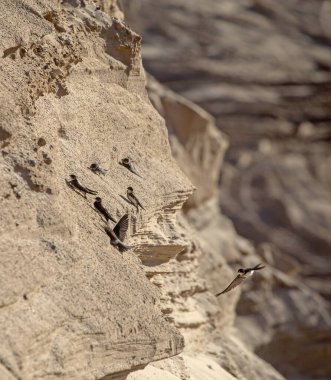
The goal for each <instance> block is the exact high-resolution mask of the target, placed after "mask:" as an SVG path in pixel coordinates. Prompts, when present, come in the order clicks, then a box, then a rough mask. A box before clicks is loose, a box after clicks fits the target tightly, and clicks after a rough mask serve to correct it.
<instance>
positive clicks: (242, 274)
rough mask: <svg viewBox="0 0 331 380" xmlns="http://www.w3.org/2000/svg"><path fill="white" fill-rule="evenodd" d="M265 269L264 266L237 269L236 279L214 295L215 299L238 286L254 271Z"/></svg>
mask: <svg viewBox="0 0 331 380" xmlns="http://www.w3.org/2000/svg"><path fill="white" fill-rule="evenodd" d="M263 268H265V266H264V265H261V264H258V265H256V266H255V267H253V268H240V269H238V274H237V276H236V278H235V279H234V280H233V281H232V282H231V284H230V285H229V286H228V287H226V288H225V289H224V290H223V291H222V292H220V293H217V294H215V296H216V297H218V296H220V295H221V294H224V293H227V292H229V291H230V290H232V289H233V288H235V287H236V286H238V285H240V284H241V283H242V282H243V281H244V280H246V278H247V277H249V276H252V275H253V273H254V271H256V270H260V269H263Z"/></svg>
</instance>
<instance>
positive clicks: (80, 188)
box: [70, 180, 97, 195]
mask: <svg viewBox="0 0 331 380" xmlns="http://www.w3.org/2000/svg"><path fill="white" fill-rule="evenodd" d="M70 182H72V184H73V185H74V186H75V187H77V189H79V190H81V191H84V192H85V193H89V194H93V195H95V194H97V192H96V191H94V190H91V189H89V188H88V187H86V186H83V185H82V184H81V183H79V182H78V180H76V181H70Z"/></svg>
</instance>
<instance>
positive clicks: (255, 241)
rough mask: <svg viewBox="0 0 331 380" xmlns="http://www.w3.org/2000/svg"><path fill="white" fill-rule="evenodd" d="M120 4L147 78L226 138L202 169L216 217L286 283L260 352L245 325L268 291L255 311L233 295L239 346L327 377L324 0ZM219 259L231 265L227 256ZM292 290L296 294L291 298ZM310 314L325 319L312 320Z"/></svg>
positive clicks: (329, 78)
mask: <svg viewBox="0 0 331 380" xmlns="http://www.w3.org/2000/svg"><path fill="white" fill-rule="evenodd" d="M123 7H124V9H125V14H126V22H127V23H128V24H129V25H130V26H131V27H132V28H134V30H136V31H137V32H138V33H139V34H141V35H142V37H143V50H142V55H143V62H144V66H145V68H146V70H147V71H148V72H149V73H151V74H152V75H153V76H154V77H155V78H157V79H158V80H159V81H160V82H161V83H163V84H164V85H166V86H167V87H169V88H171V89H172V90H174V91H175V92H177V93H179V94H181V95H183V96H184V97H186V98H188V99H190V100H191V101H193V102H195V103H197V104H198V105H200V106H201V107H202V108H203V109H205V110H207V111H208V112H210V114H211V115H212V116H213V117H214V118H215V121H216V125H217V127H218V128H219V130H220V131H222V132H223V133H225V135H227V136H228V140H229V146H228V149H227V152H226V154H225V162H224V164H223V165H220V161H219V160H218V163H219V165H218V167H217V170H218V173H215V170H216V169H215V165H211V166H209V167H208V165H207V166H205V167H203V168H202V169H203V170H202V172H205V174H206V177H208V175H209V174H211V177H212V178H213V179H214V181H218V176H219V207H220V209H221V210H222V213H223V214H225V215H226V216H228V217H229V218H230V219H231V220H232V221H233V223H234V226H235V229H236V231H237V232H238V233H239V234H240V235H242V236H244V237H245V238H248V239H249V240H250V241H251V243H252V246H253V249H254V250H255V252H256V253H257V254H258V255H259V256H260V257H262V258H264V259H265V260H266V261H267V262H269V263H270V265H273V266H274V267H275V268H277V269H278V270H280V271H282V272H283V273H285V274H287V275H288V276H286V277H284V276H283V275H282V274H281V272H279V276H278V277H279V278H278V280H275V281H276V282H278V285H277V286H278V287H280V288H282V287H283V288H284V289H283V292H284V294H282V295H281V296H280V297H281V299H282V302H284V305H285V306H284V305H283V306H284V308H283V310H278V311H276V309H277V308H276V309H275V310H273V314H274V315H273V316H272V318H271V319H268V318H266V319H268V322H267V325H268V329H269V332H268V334H269V333H270V331H271V330H272V331H273V333H272V338H270V340H269V343H270V342H271V341H272V343H270V345H269V343H268V344H266V345H264V344H263V340H264V339H263V335H264V334H265V336H264V338H266V335H268V334H267V333H266V330H264V331H263V328H262V329H261V331H260V336H259V338H257V337H256V330H254V329H252V331H254V333H252V331H251V333H250V332H249V329H250V327H251V324H254V325H255V326H258V325H259V324H260V328H261V327H262V326H263V323H261V319H265V315H264V317H262V316H261V314H262V313H264V314H268V311H266V310H265V309H266V308H273V307H275V304H276V303H277V301H276V297H275V294H274V293H273V291H271V292H265V293H264V296H265V297H266V298H267V303H266V304H264V305H260V306H259V307H257V302H256V301H257V300H256V299H255V302H253V301H252V298H254V295H249V294H247V293H246V294H245V295H244V296H242V297H241V299H240V301H239V303H238V305H237V316H238V317H237V320H236V325H237V326H238V327H239V330H240V331H241V333H242V336H241V338H243V337H245V336H246V343H251V344H252V346H253V348H255V351H256V352H257V353H258V354H259V355H261V356H262V357H264V358H265V359H267V360H268V361H270V362H271V363H273V364H274V365H275V366H276V368H277V369H279V370H280V371H281V372H283V373H284V374H285V375H287V376H289V377H290V378H293V379H296V378H297V379H303V378H320V379H321V378H327V375H326V374H327V373H330V372H329V371H330V368H327V367H328V366H327V365H326V361H325V360H323V359H322V358H324V359H325V358H326V355H329V356H330V354H331V346H330V337H331V332H330V327H329V324H328V323H326V324H325V323H324V322H325V320H326V319H329V316H328V313H329V310H330V309H329V307H330V303H329V301H330V299H331V264H330V259H331V255H330V251H331V237H330V232H329V231H330V230H331V144H330V143H331V72H330V69H331V2H330V1H319V0H317V1H308V0H304V1H300V2H298V1H295V0H289V1H286V2H279V1H276V0H251V1H250V0H247V1H246V0H237V1H232V0H229V1H227V0H218V1H217V0H207V1H203V2H201V1H196V0H186V1H183V0H182V1H180V0H179V1H174V0H160V1H158V2H157V3H156V2H153V1H151V0H141V1H135V2H132V1H124V2H123ZM152 100H153V98H152ZM165 103H166V104H168V103H169V102H168V101H166V102H163V107H165V108H166V106H165V105H164V104H165ZM159 110H160V109H159ZM177 111H178V110H177ZM161 113H162V112H161ZM176 113H177V114H178V112H176V111H175V112H173V113H172V114H176ZM163 116H165V118H166V121H167V125H168V129H169V132H170V139H171V136H172V135H173V134H174V131H173V125H174V120H173V118H172V117H169V112H168V114H167V115H163ZM177 122H178V120H177ZM179 123H180V121H179ZM185 123H187V124H188V125H190V122H189V121H188V120H187V119H186V120H185ZM175 124H176V123H175ZM182 124H183V123H182ZM169 126H170V127H169ZM177 129H178V128H177ZM176 133H177V132H176V131H175V134H176ZM182 137H183V136H182ZM223 137H224V134H223ZM196 138H197V139H199V137H196ZM179 139H180V138H179ZM212 140H213V139H212ZM226 140H227V139H226V138H224V139H223V141H226ZM215 141H217V138H215ZM224 144H226V145H227V143H226V142H224ZM172 147H173V151H174V154H175V156H176V144H172ZM223 150H224V149H223V148H222V149H219V152H223ZM181 159H183V157H181ZM207 161H208V160H207ZM208 162H210V160H209V161H208ZM183 166H184V167H185V166H186V167H188V166H189V165H183ZM183 170H184V171H185V169H184V168H183ZM188 171H189V169H187V170H186V174H188V175H189V176H190V178H191V180H193V183H195V184H196V185H197V187H198V188H199V180H200V181H201V182H205V179H204V178H203V175H201V174H198V175H197V181H194V178H192V175H190V173H188ZM191 174H192V173H191ZM193 177H194V174H193ZM198 178H199V180H198ZM209 189H211V187H209ZM210 191H211V192H212V190H210ZM199 196H200V198H199V197H198V199H195V200H194V199H193V202H202V201H205V200H207V199H208V197H211V196H212V194H209V193H208V190H207V189H206V188H205V190H204V194H201V193H200V195H199ZM191 202H192V200H191ZM195 206H196V204H195ZM187 208H188V209H189V208H190V205H188V207H187ZM200 215H201V214H200ZM214 232H215V234H220V233H221V232H220V229H219V228H218V229H216V230H215V231H214ZM209 238H210V235H209ZM222 255H224V252H222ZM226 260H227V262H228V263H229V264H230V265H231V262H232V263H235V262H236V260H235V259H234V256H233V255H231V254H229V255H228V257H226ZM207 273H208V272H207ZM289 279H290V280H289ZM269 280H270V279H269ZM291 281H293V283H291ZM294 283H296V284H297V285H296V286H295V287H297V288H298V289H300V292H301V293H300V296H299V297H297V296H295V295H293V294H292V293H293V286H294V285H293V284H294ZM274 285H275V282H274V283H273V285H271V287H272V286H274ZM291 289H292V290H291ZM317 293H319V295H320V296H321V297H319V296H317ZM303 294H305V296H303ZM272 297H275V300H274V302H273V300H272V299H271V298H272ZM312 300H314V301H312ZM311 302H312V303H311ZM314 302H317V304H318V305H319V306H317V304H315V306H312V304H313V303H314ZM272 304H274V305H273V306H272ZM322 305H323V306H322ZM286 308H287V310H286ZM314 308H316V310H319V311H318V313H320V312H321V314H322V315H324V316H325V318H326V319H324V322H322V321H321V320H319V318H317V319H318V320H319V321H317V320H315V321H314V317H312V315H311V312H313V309H314ZM322 309H323V311H321V310H322ZM309 310H310V311H309ZM306 312H307V315H305V313H306ZM269 314H270V317H271V314H272V313H269ZM308 314H309V315H310V316H309V317H307V316H308ZM322 319H323V318H322ZM271 320H272V322H271ZM285 320H286V323H285ZM303 321H304V322H303ZM285 325H286V327H284V326H285ZM276 331H277V332H276ZM254 334H255V335H254ZM253 335H254V336H253ZM266 340H268V339H266ZM253 342H254V343H253ZM322 342H323V343H322ZM308 345H310V348H309V349H308V348H307V346H308ZM284 347H287V348H289V350H290V351H291V353H289V352H288V351H287V350H286V351H284ZM321 347H323V348H321ZM295 356H296V358H295V359H294V357H295ZM286 362H287V363H286ZM289 363H291V364H290V365H289ZM291 366H292V368H290V367H291ZM299 368H300V369H299ZM299 371H301V373H300V374H299ZM305 376H307V377H305ZM325 376H326V377H325Z"/></svg>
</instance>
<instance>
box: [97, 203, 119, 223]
mask: <svg viewBox="0 0 331 380" xmlns="http://www.w3.org/2000/svg"><path fill="white" fill-rule="evenodd" d="M93 205H94V207H95V208H96V209H97V210H98V211H99V212H100V214H102V215H103V216H104V217H105V218H106V220H107V221H108V220H111V221H112V222H114V223H116V220H115V219H114V218H113V217H112V216H111V215H110V213H109V211H108V210H107V209H106V208H105V207H104V206H103V204H102V199H101V198H100V197H96V198H95V201H94V203H93Z"/></svg>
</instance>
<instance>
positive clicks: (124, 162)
mask: <svg viewBox="0 0 331 380" xmlns="http://www.w3.org/2000/svg"><path fill="white" fill-rule="evenodd" d="M119 163H120V164H121V165H123V166H124V167H126V168H127V169H129V170H130V172H132V173H133V174H135V175H137V176H138V177H140V178H142V176H141V175H140V174H139V173H138V171H137V169H136V168H135V166H134V165H133V162H132V161H131V160H130V158H128V157H125V158H122V160H121V161H120V162H119Z"/></svg>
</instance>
